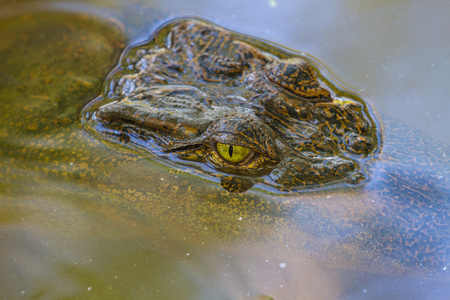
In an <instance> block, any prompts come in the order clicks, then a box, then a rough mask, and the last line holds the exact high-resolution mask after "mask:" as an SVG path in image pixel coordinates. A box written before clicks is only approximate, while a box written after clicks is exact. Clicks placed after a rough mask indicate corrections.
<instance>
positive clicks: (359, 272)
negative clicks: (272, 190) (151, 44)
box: [0, 0, 450, 299]
mask: <svg viewBox="0 0 450 300" xmlns="http://www.w3.org/2000/svg"><path fill="white" fill-rule="evenodd" d="M448 6H449V4H447V3H446V2H444V1H442V3H439V2H436V3H433V5H427V4H422V3H420V2H411V1H400V2H399V1H397V2H396V3H390V2H385V1H370V2H365V3H364V4H361V3H359V2H357V1H341V2H337V3H335V2H334V1H330V2H329V3H327V5H324V4H323V3H322V4H320V5H319V4H316V3H315V2H314V1H302V2H300V3H299V2H297V1H287V2H281V1H273V0H272V1H262V2H258V5H255V3H254V2H253V3H252V2H249V3H242V2H241V1H236V2H234V1H227V2H226V4H224V3H222V2H212V1H193V2H190V3H187V2H184V1H175V0H173V1H154V2H152V3H145V2H142V3H135V4H133V5H128V4H125V2H124V3H121V2H120V1H116V2H107V1H98V2H86V3H83V2H52V1H46V2H19V3H14V4H9V3H4V2H2V3H0V7H1V9H0V11H1V13H0V18H1V19H0V33H1V35H0V57H1V58H2V61H3V63H2V64H1V65H0V201H1V202H0V205H1V211H0V278H1V280H0V295H1V297H2V299H124V298H126V299H255V298H257V297H258V296H261V295H268V296H272V297H274V298H275V299H298V298H300V297H303V298H306V299H378V298H383V299H398V298H406V297H408V298H410V299H427V298H429V299H446V296H447V295H448V293H450V290H449V288H448V280H449V275H448V271H447V268H448V264H449V263H448V260H449V255H450V254H449V252H448V250H445V249H448V247H450V242H449V226H448V218H449V213H448V212H449V210H448V201H449V199H448V195H449V186H448V180H449V179H448V170H449V168H450V166H449V164H448V156H449V155H450V153H449V152H448V146H449V142H450V137H449V135H448V134H445V129H446V128H449V127H450V123H449V119H448V118H447V117H446V116H448V115H449V114H450V111H449V110H450V106H449V105H448V101H447V97H448V96H447V95H448V92H449V88H448V84H447V80H446V78H449V75H450V74H449V70H450V68H448V64H449V60H450V57H449V55H448V53H450V40H448V39H443V38H442V30H443V28H448V25H450V24H448V23H449V22H450V21H449V20H450V18H449V15H448V11H449V10H448V8H449V7H448ZM445 8H447V10H446V9H445ZM177 14H194V15H199V16H202V17H204V18H207V19H209V20H211V21H213V22H215V23H218V24H219V25H222V26H224V27H226V28H230V29H233V30H236V31H239V32H242V33H245V34H250V35H253V36H258V37H261V38H264V39H267V40H271V41H274V42H276V43H279V44H283V45H285V46H287V47H289V48H292V49H297V50H301V51H305V52H306V53H309V54H311V55H313V56H315V57H317V58H319V59H320V60H321V61H322V62H323V63H324V64H325V65H326V66H327V67H328V68H329V69H330V70H331V71H330V72H332V74H333V75H335V76H336V77H338V78H339V79H341V80H343V81H345V82H346V83H350V84H351V86H354V87H358V88H359V89H362V90H364V93H366V94H368V95H369V96H370V98H371V99H372V102H373V106H374V108H375V109H376V110H377V111H378V112H379V113H380V116H381V119H382V120H384V122H385V128H384V130H385V132H386V137H385V140H386V145H385V146H386V148H385V149H386V151H391V152H387V153H386V155H387V156H385V157H384V158H389V157H390V158H394V160H398V161H400V165H402V166H406V167H402V168H401V169H400V168H399V170H400V171H401V170H408V169H410V168H414V170H418V171H413V172H412V174H416V175H415V176H416V177H415V178H416V179H417V178H419V177H420V176H422V177H420V178H422V179H423V180H429V178H432V180H431V182H433V183H435V185H430V193H429V194H430V195H431V200H430V199H428V200H427V197H426V196H423V198H421V197H416V198H415V201H416V202H418V203H420V204H421V203H423V206H422V207H421V208H420V209H419V210H418V211H416V212H417V220H418V222H414V221H411V220H409V221H404V222H403V223H402V220H403V219H402V217H403V216H404V215H408V212H402V211H395V210H389V209H386V208H389V204H390V202H389V201H390V200H389V199H390V197H392V195H393V194H392V193H391V194H388V196H387V198H383V197H381V196H380V195H382V192H380V191H378V188H379V187H380V185H379V183H380V182H383V180H385V181H386V182H387V181H389V180H392V178H389V177H383V176H384V175H383V174H378V173H377V172H376V170H383V169H382V168H379V169H378V168H377V167H375V168H374V169H373V170H374V178H375V180H374V181H373V182H370V183H368V184H367V185H366V186H364V187H363V188H361V189H346V188H343V189H341V190H337V191H323V192H319V193H310V194H306V195H303V196H301V197H296V198H292V197H291V198H290V197H281V198H279V197H276V196H272V195H268V194H267V193H264V192H261V191H257V190H253V191H250V192H249V193H248V194H244V195H233V194H229V193H226V192H225V191H223V190H221V189H220V188H217V185H216V184H215V183H210V182H208V181H206V180H202V179H199V178H194V177H192V176H190V175H188V174H183V173H181V172H178V171H176V170H174V169H171V168H169V167H166V166H163V165H161V164H158V163H156V162H153V161H151V160H149V159H147V158H142V157H140V156H139V155H138V154H136V153H133V152H131V151H130V150H128V149H126V148H123V149H118V148H116V147H115V146H112V145H109V144H105V143H102V142H99V141H97V140H95V139H94V138H92V137H90V136H89V135H88V134H87V133H85V132H83V129H82V128H81V125H80V112H81V109H82V108H83V106H84V105H85V104H86V103H87V102H89V101H90V100H91V99H93V98H94V97H96V96H97V95H98V94H99V93H100V91H101V89H102V88H103V87H102V84H103V82H104V79H105V78H106V76H107V74H108V73H109V71H110V70H111V69H112V68H113V67H114V66H115V65H116V64H117V62H118V61H119V55H120V53H121V51H122V50H123V49H124V47H125V46H126V45H127V44H129V43H130V42H134V41H137V40H142V39H144V38H145V37H146V36H147V35H148V34H149V32H151V28H152V26H154V24H155V22H157V20H159V19H161V18H167V17H169V16H170V15H177ZM431 16H432V17H431ZM267 20H270V21H271V22H268V21H267ZM388 115H389V116H390V117H388ZM392 120H400V121H401V123H393V122H394V121H392ZM392 124H396V125H392ZM398 124H402V125H398ZM400 126H404V127H405V128H406V130H405V131H404V132H405V133H408V134H405V139H404V140H408V141H409V144H408V143H406V144H403V145H402V146H399V145H398V144H396V143H395V138H397V136H393V135H390V132H391V131H393V130H394V129H397V130H398V128H400ZM409 136H413V137H412V138H411V139H409ZM406 137H408V138H406ZM415 141H416V142H415ZM410 144H416V146H417V145H418V147H417V148H414V147H412V148H411V150H408V149H410V148H409V147H410V146H409V145H410ZM417 149H419V150H417ZM394 150H395V151H394ZM427 151H429V152H431V153H433V155H431V157H432V159H431V158H430V160H428V158H429V157H430V155H429V154H428V152H427ZM405 153H413V154H412V155H413V156H414V157H416V158H417V159H416V160H415V161H412V160H411V159H409V158H408V156H407V155H404V154H405ZM434 159H435V160H437V161H440V162H441V165H440V166H438V167H436V166H435V163H434V161H435V160H434ZM380 164H382V162H380ZM394 171H395V170H394ZM394 171H393V172H392V174H395V172H394ZM414 172H415V173H414ZM436 172H437V174H439V175H438V176H437V177H432V176H433V174H436ZM445 172H447V173H445ZM417 174H419V175H417ZM430 176H431V177H430ZM415 183H416V184H420V180H416V181H415ZM404 186H408V185H407V184H406V185H405V184H404V185H402V183H401V182H397V183H394V185H389V184H386V187H393V190H396V189H397V190H398V191H399V192H398V197H400V198H399V200H398V201H399V203H400V201H407V200H408V197H406V196H405V197H404V195H409V194H408V193H406V192H405V191H404V190H402V189H401V188H402V187H404ZM433 188H434V189H433ZM167 195H170V197H168V196H167ZM205 195H208V197H205ZM413 195H415V194H413ZM402 197H404V198H402ZM349 201H351V203H352V204H351V205H349V204H348V203H349ZM408 201H409V200H408ZM411 201H414V199H413V200H411ZM427 201H429V202H427ZM349 216H350V217H349ZM396 216H398V218H395V217H396ZM358 218H359V219H367V220H370V221H371V222H372V223H373V224H375V225H374V226H375V227H374V228H375V229H377V228H381V226H382V225H383V224H387V225H389V226H391V225H392V224H394V223H396V222H397V224H400V225H401V226H406V227H408V226H420V224H421V223H420V222H422V221H423V222H424V223H426V222H430V224H437V225H436V226H434V227H430V228H432V229H434V230H436V229H440V232H438V231H437V230H436V231H433V230H431V231H430V232H429V237H430V239H429V240H432V241H433V242H435V244H432V245H434V246H436V245H438V246H441V248H442V249H444V250H442V251H441V252H440V254H436V255H433V254H430V255H428V256H427V254H426V253H424V255H423V256H421V255H418V257H419V260H418V261H417V262H405V261H402V260H400V261H398V260H396V259H398V257H399V256H398V255H400V257H402V254H401V253H402V252H401V251H402V250H404V248H405V247H406V246H404V245H398V249H399V252H400V254H396V253H397V252H396V251H394V250H395V248H394V250H392V252H388V251H386V250H384V251H379V252H377V251H374V250H373V249H371V248H370V247H367V244H364V243H365V242H364V238H363V237H361V236H358V235H357V233H358V229H356V228H355V227H351V228H350V229H349V228H347V229H346V230H344V228H346V227H345V226H344V225H343V223H342V222H341V220H347V221H349V220H350V221H351V220H355V219H358ZM383 218H386V219H385V220H383ZM393 220H394V221H393ZM433 220H438V221H433ZM350 221H349V222H350ZM354 222H355V223H354V224H353V225H355V224H363V223H358V222H357V221H354ZM433 222H434V223H433ZM394 225H395V224H394ZM394 225H392V227H389V226H387V227H386V228H395V227H394ZM365 226H370V225H365ZM377 226H378V227H377ZM401 226H400V227H399V228H398V232H399V235H401V234H402V233H404V232H406V231H405V230H406V229H404V228H401ZM362 228H363V229H364V228H366V227H362ZM367 228H369V227H367ZM376 233H377V231H376V230H374V235H373V239H375V241H378V240H379V241H381V240H382V238H383V233H379V235H377V234H376ZM384 236H387V237H395V234H394V233H393V232H385V233H384ZM417 238H418V239H425V238H424V237H421V236H417ZM394 241H397V240H394ZM446 251H447V252H446ZM419 254H421V253H419ZM396 255H397V256H396ZM427 257H428V258H430V259H434V260H432V261H431V262H430V261H429V260H427V259H426V258H427ZM421 259H422V260H421ZM420 264H422V265H420Z"/></svg>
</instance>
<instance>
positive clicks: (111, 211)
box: [0, 32, 450, 279]
mask: <svg viewBox="0 0 450 300" xmlns="http://www.w3.org/2000/svg"><path fill="white" fill-rule="evenodd" d="M80 36H84V38H81V37H79V38H77V37H76V36H73V38H72V39H71V40H69V41H67V40H66V41H65V40H64V38H63V35H61V36H58V34H57V33H55V37H54V40H55V41H60V42H61V43H62V44H61V45H60V47H61V49H66V48H67V47H69V49H68V51H67V52H68V53H71V55H68V56H64V53H61V52H58V57H61V58H64V57H66V59H62V62H61V63H58V62H57V63H52V64H45V66H46V67H44V66H43V65H42V63H41V61H40V59H39V57H42V56H48V55H50V54H53V55H55V53H53V52H51V53H48V52H46V51H51V50H48V48H47V47H41V48H38V49H40V50H41V51H43V52H42V53H38V52H37V51H36V50H33V54H34V57H35V58H33V56H31V50H28V49H22V51H23V52H22V53H21V54H20V55H18V56H17V57H16V58H14V57H13V56H14V55H13V54H8V55H9V56H8V57H10V60H7V62H6V63H5V64H4V65H3V66H2V68H3V69H2V72H3V74H7V75H8V76H9V77H8V78H9V79H11V80H9V79H3V84H2V85H1V86H0V87H1V95H2V100H1V103H0V105H1V110H0V111H1V119H0V124H1V126H0V128H1V131H0V139H1V142H0V157H1V161H0V184H1V185H0V191H1V202H2V206H3V209H4V210H6V211H14V210H15V209H28V210H30V211H31V212H32V211H34V210H36V211H39V210H40V209H42V208H43V207H44V206H45V205H48V206H51V205H54V203H53V202H52V203H48V202H47V200H48V199H54V198H55V197H56V195H60V194H61V195H62V194H64V195H66V197H62V196H61V198H60V199H59V200H58V201H71V202H73V203H74V204H75V203H76V204H77V205H81V204H80V203H83V207H84V208H85V209H86V210H98V211H101V212H103V213H104V215H105V218H106V219H110V220H120V219H123V216H128V217H129V215H127V214H131V215H132V216H133V218H134V219H133V222H136V223H137V226H136V231H137V232H142V235H144V233H145V232H146V231H148V230H150V229H149V228H147V227H146V226H145V225H146V224H147V223H146V222H147V221H148V220H152V221H153V222H156V223H157V224H160V226H161V228H164V229H161V230H166V231H167V232H169V233H170V234H171V236H172V237H179V238H181V237H182V236H183V234H184V233H183V232H182V229H185V228H189V229H190V232H192V233H195V234H196V235H195V237H194V238H193V239H192V241H190V242H191V243H199V242H200V241H202V242H205V241H206V243H207V244H208V243H211V244H213V243H216V242H221V243H226V244H243V245H249V247H253V248H258V247H269V248H272V249H274V250H273V251H277V249H279V248H280V245H283V247H284V245H286V244H288V245H289V247H290V251H292V252H293V253H294V254H304V255H307V256H309V257H311V258H312V259H314V260H315V261H320V262H324V263H326V264H328V265H331V266H335V267H342V268H346V269H357V270H364V271H371V272H379V273H385V274H432V275H435V276H439V277H441V278H444V279H448V275H446V273H445V271H443V268H444V267H445V266H447V265H448V258H449V256H450V241H449V224H448V219H449V217H450V208H449V202H448V201H449V179H448V165H449V161H448V149H445V148H441V147H440V146H439V145H435V144H433V143H430V142H426V141H425V140H424V139H423V138H422V137H420V136H419V135H418V134H417V133H414V132H411V131H410V130H408V128H404V127H403V126H401V124H398V123H395V122H394V121H392V120H390V119H388V118H384V119H385V120H386V129H385V136H384V145H383V150H382V153H381V154H380V155H379V156H378V157H377V158H376V159H374V160H373V161H372V163H371V164H370V166H368V170H367V173H368V174H370V181H368V182H366V183H365V184H364V185H362V186H359V187H342V188H339V189H334V190H322V191H317V192H307V193H298V194H292V195H289V194H287V195H277V194H273V193H267V192H264V191H261V190H258V189H250V190H249V191H247V192H246V193H243V194H236V193H232V192H228V191H226V190H224V189H223V188H221V187H220V186H219V185H218V184H215V183H214V184H211V183H208V182H206V181H205V180H203V179H201V178H199V177H197V176H194V175H192V174H189V173H185V172H183V171H182V170H180V168H179V167H172V168H169V167H164V166H161V165H159V164H156V163H155V162H153V161H152V160H151V159H148V158H146V157H143V156H142V155H141V154H139V153H136V152H134V151H133V150H130V149H129V148H127V147H122V148H120V147H118V146H117V145H116V144H109V143H104V142H101V141H99V140H98V139H96V138H95V137H92V136H90V135H89V134H87V133H86V132H85V131H84V130H83V129H82V126H81V123H80V114H81V109H82V107H83V105H85V104H86V103H87V101H88V100H90V99H92V97H94V96H95V95H97V94H98V93H99V92H100V87H99V86H100V84H101V82H102V80H103V78H104V77H105V76H106V74H107V70H108V69H109V68H111V67H112V66H113V65H114V64H115V61H116V59H117V56H118V51H117V50H118V49H119V48H120V46H118V45H120V39H119V40H117V39H113V38H112V37H115V36H116V34H115V33H111V34H110V35H109V37H110V39H103V40H101V39H100V40H99V39H98V36H96V35H95V34H93V33H91V32H84V33H83V34H80ZM99 46H101V47H102V51H101V53H99V48H98V47H99ZM43 49H47V50H43ZM75 49H83V50H82V51H80V52H78V53H82V54H80V57H78V58H73V55H72V54H73V53H74V51H75ZM24 56H26V57H30V59H29V60H27V64H28V65H29V66H30V68H29V69H27V71H26V72H25V74H24V73H17V74H14V73H11V72H9V71H8V70H10V68H13V67H14V66H16V65H17V62H20V61H22V58H21V57H24ZM71 60H72V61H71ZM80 60H81V61H82V62H83V64H80V63H79V61H80ZM33 66H34V67H33ZM65 66H70V68H67V67H65ZM233 68H234V67H233ZM6 71H8V72H6ZM23 71H24V70H23V69H22V71H21V72H23ZM232 73H233V74H234V73H236V72H235V71H233V72H232ZM5 82H6V83H7V84H5ZM16 82H17V84H16ZM42 86H45V89H44V91H41V92H39V88H41V87H42ZM49 90H50V91H52V93H51V94H49V93H48V91H49ZM12 99H14V101H12ZM55 104H56V105H55ZM444 154H447V156H445V155H444ZM160 178H163V179H164V180H159V179H160ZM53 201H54V200H53ZM121 208H122V209H121ZM58 216H59V217H60V218H61V220H64V219H70V216H71V212H70V210H66V211H60V212H58ZM35 218H37V221H39V218H42V220H45V218H46V216H43V215H39V214H38V215H35ZM236 219H240V221H239V222H237V221H236ZM59 226H61V227H64V226H67V227H64V230H68V231H69V230H71V228H70V226H68V225H67V224H65V223H60V224H59ZM205 228H207V230H205ZM99 234H114V233H113V232H101V233H99Z"/></svg>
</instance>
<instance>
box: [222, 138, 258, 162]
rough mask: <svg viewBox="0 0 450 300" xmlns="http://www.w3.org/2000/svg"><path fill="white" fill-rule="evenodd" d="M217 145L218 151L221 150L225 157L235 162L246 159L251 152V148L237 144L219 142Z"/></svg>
mask: <svg viewBox="0 0 450 300" xmlns="http://www.w3.org/2000/svg"><path fill="white" fill-rule="evenodd" d="M216 147H217V152H219V154H220V156H222V158H223V159H225V160H227V161H229V162H231V163H235V164H237V163H240V162H241V161H243V160H244V159H246V158H247V156H248V154H249V153H250V148H247V147H242V146H237V145H228V144H221V143H217V145H216Z"/></svg>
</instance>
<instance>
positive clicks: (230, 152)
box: [228, 145, 233, 157]
mask: <svg viewBox="0 0 450 300" xmlns="http://www.w3.org/2000/svg"><path fill="white" fill-rule="evenodd" d="M228 154H229V155H230V157H233V145H230V147H229V148H228Z"/></svg>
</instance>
